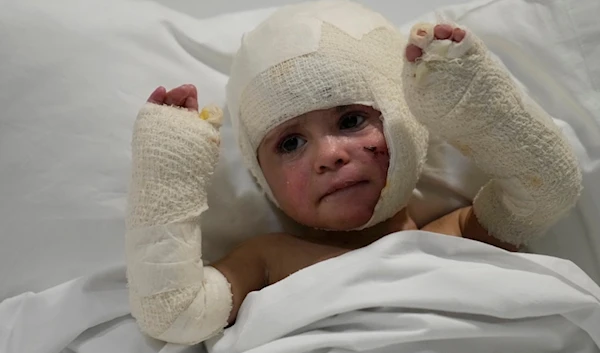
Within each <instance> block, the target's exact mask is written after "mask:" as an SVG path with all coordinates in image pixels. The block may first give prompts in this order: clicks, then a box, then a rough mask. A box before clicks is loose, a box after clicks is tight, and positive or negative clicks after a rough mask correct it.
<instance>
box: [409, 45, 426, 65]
mask: <svg viewBox="0 0 600 353" xmlns="http://www.w3.org/2000/svg"><path fill="white" fill-rule="evenodd" d="M421 55H423V50H421V48H419V47H417V46H416V45H414V44H409V45H407V46H406V59H407V60H408V61H409V62H411V63H412V62H415V61H416V60H417V59H418V58H419V57H421Z"/></svg>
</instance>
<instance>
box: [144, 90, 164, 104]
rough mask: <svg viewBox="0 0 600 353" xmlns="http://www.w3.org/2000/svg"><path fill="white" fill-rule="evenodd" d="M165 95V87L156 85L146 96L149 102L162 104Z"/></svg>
mask: <svg viewBox="0 0 600 353" xmlns="http://www.w3.org/2000/svg"><path fill="white" fill-rule="evenodd" d="M166 95H167V89H166V88H165V87H163V86H158V87H157V88H156V89H155V90H154V91H153V92H152V93H151V94H150V97H148V102H149V103H155V104H162V103H163V101H164V100H165V96H166Z"/></svg>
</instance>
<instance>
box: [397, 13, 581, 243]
mask: <svg viewBox="0 0 600 353" xmlns="http://www.w3.org/2000/svg"><path fill="white" fill-rule="evenodd" d="M403 70H404V72H403V82H404V90H405V97H406V100H407V103H408V105H409V108H410V110H411V112H412V114H413V115H414V116H415V117H416V118H417V119H418V120H419V121H420V122H421V123H422V124H424V125H425V126H426V127H427V128H428V129H429V131H430V133H432V134H434V135H437V136H440V137H442V138H443V139H445V140H446V141H447V142H449V143H450V144H451V145H453V146H454V147H456V148H457V149H458V150H459V151H461V152H462V153H463V154H464V155H465V156H468V157H469V158H471V159H472V160H473V161H474V162H475V163H476V164H477V166H478V167H479V168H481V169H482V170H483V171H484V172H485V173H487V174H488V175H489V176H490V177H491V179H492V180H491V181H490V182H489V183H488V184H487V185H485V186H484V187H483V188H482V189H481V190H480V192H479V193H478V195H477V196H476V198H475V200H474V202H473V209H474V213H475V216H476V217H477V219H478V221H479V223H480V224H481V225H482V226H484V227H485V228H486V230H487V231H488V232H489V233H490V234H491V235H492V236H494V237H496V238H498V239H500V240H502V241H504V242H507V243H510V244H513V245H524V244H526V243H528V242H529V241H531V240H533V239H535V238H537V237H539V236H541V235H543V234H544V233H545V231H546V230H547V229H548V228H549V227H550V226H552V225H553V224H554V223H555V222H556V221H557V220H558V219H559V218H560V217H561V216H563V215H564V214H565V213H566V212H567V211H568V210H569V209H570V208H571V207H572V206H573V205H574V204H575V202H576V200H577V198H578V196H579V193H580V191H581V173H580V170H579V166H578V163H577V159H576V157H575V155H574V153H573V151H572V149H571V146H570V145H569V143H568V142H567V141H566V139H565V137H564V136H563V135H562V133H561V132H560V130H559V129H558V127H557V126H556V125H555V124H554V123H553V121H552V119H551V118H550V117H549V116H548V114H547V113H546V112H544V111H543V110H542V109H541V108H540V107H539V106H538V105H537V104H535V102H533V101H532V100H531V99H530V98H529V97H527V96H526V95H524V94H523V93H522V92H520V91H519V89H518V88H517V87H516V85H515V83H514V82H513V81H512V79H511V77H510V75H509V74H508V73H507V72H506V71H505V70H504V68H503V67H501V65H500V64H499V63H497V62H495V61H494V60H493V59H492V58H491V57H490V55H489V52H488V50H487V49H486V47H485V46H484V44H483V42H482V41H481V40H480V39H479V38H477V37H476V36H475V35H474V34H473V33H472V32H470V31H469V30H467V29H465V28H459V27H458V26H450V25H437V26H435V25H433V24H428V23H420V24H417V25H415V26H414V27H413V29H412V31H411V34H410V38H409V45H408V46H407V49H406V61H405V65H404V68H403Z"/></svg>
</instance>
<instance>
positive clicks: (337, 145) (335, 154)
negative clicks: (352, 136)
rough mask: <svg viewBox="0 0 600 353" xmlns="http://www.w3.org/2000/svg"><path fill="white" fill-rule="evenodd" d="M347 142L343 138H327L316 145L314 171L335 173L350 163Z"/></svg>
mask: <svg viewBox="0 0 600 353" xmlns="http://www.w3.org/2000/svg"><path fill="white" fill-rule="evenodd" d="M347 147H348V146H347V142H346V141H345V139H344V138H340V137H335V136H327V137H324V138H323V139H321V141H319V143H318V145H317V151H316V154H317V156H316V158H315V164H314V165H315V171H316V172H317V173H325V172H327V171H335V170H338V169H340V168H341V167H343V166H344V165H346V164H348V162H350V154H349V153H348V148H347Z"/></svg>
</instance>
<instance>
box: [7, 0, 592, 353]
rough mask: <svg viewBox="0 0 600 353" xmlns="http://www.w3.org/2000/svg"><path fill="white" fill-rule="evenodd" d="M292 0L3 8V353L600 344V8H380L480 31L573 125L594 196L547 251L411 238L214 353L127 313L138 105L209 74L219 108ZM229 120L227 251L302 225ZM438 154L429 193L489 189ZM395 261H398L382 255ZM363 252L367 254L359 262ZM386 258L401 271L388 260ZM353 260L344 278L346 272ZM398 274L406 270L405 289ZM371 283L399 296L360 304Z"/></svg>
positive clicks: (502, 3)
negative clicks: (262, 34) (264, 32)
mask: <svg viewBox="0 0 600 353" xmlns="http://www.w3.org/2000/svg"><path fill="white" fill-rule="evenodd" d="M291 2H293V1H277V0H271V1H267V0H262V1H252V2H248V1H242V0H237V1H221V2H212V1H210V2H209V1H205V0H193V1H192V0H176V1H175V0H173V1H168V0H155V1H151V0H86V1H82V0H56V1H52V2H48V1H43V0H23V1H10V0H9V1H5V2H3V3H2V4H1V9H0V29H1V31H2V34H3V35H2V41H1V42H0V43H1V46H0V79H1V81H2V84H1V85H0V93H1V94H0V103H1V104H0V106H1V107H2V111H1V112H0V352H2V353H51V352H52V353H55V352H56V353H58V352H60V353H71V352H73V353H74V352H77V353H100V352H123V353H133V352H152V353H154V352H161V353H168V352H177V353H182V352H197V351H202V350H206V349H208V350H209V351H211V352H256V353H267V352H283V351H285V352H292V351H297V352H309V351H315V352H316V351H318V352H325V351H329V350H327V349H330V350H331V351H335V352H346V351H361V350H362V351H369V352H371V351H372V352H387V351H386V350H385V349H387V348H389V347H393V345H394V344H395V345H398V347H403V348H402V349H404V351H408V352H416V351H431V352H438V351H439V352H454V351H457V352H458V351H462V352H464V351H470V352H484V351H491V349H492V347H495V346H494V345H495V344H502V342H503V341H502V340H503V339H506V337H516V336H515V335H517V336H519V337H521V339H522V341H515V340H512V341H511V342H516V343H517V346H515V347H512V348H510V347H509V346H506V345H505V348H506V347H509V348H510V349H508V351H513V352H517V351H519V350H518V349H523V350H524V351H529V352H531V351H536V348H538V349H539V348H540V346H535V345H533V343H531V342H533V338H537V339H538V340H539V341H542V342H545V343H544V344H545V346H544V347H545V348H547V349H550V348H552V349H556V351H569V352H600V348H599V347H600V290H599V289H598V287H597V285H596V284H595V283H594V281H595V282H596V283H600V22H598V20H597V19H598V18H600V3H599V2H598V1H597V0H537V1H536V0H480V1H475V2H467V3H462V2H460V1H458V0H428V1H418V2H412V1H411V2H405V1H402V2H391V1H385V0H378V1H368V2H367V1H363V2H364V3H368V5H369V6H370V7H372V8H374V9H375V10H379V11H381V12H382V13H384V14H385V15H386V16H387V17H388V18H390V19H391V20H392V21H393V22H394V23H396V24H397V25H398V27H400V28H402V29H403V30H404V31H407V30H408V29H409V28H410V26H411V24H412V23H414V22H415V21H417V19H426V20H452V21H456V22H458V23H460V24H463V25H466V26H467V27H468V28H470V29H471V30H473V31H474V32H475V33H476V34H477V35H479V36H480V37H481V38H482V39H483V40H484V41H485V42H486V44H487V45H488V47H489V48H490V49H491V51H492V52H493V54H494V55H495V56H496V57H497V58H498V59H500V60H501V61H502V63H503V64H504V65H506V67H507V68H508V69H509V70H510V72H511V73H512V74H513V76H514V78H515V80H517V81H518V83H519V84H520V86H521V87H522V88H523V90H525V91H527V92H528V94H530V95H531V96H532V97H533V98H534V99H535V100H536V101H537V102H538V103H539V104H540V105H542V107H544V108H545V109H546V110H547V111H548V112H549V113H550V114H551V115H552V116H553V117H554V118H555V121H556V123H557V124H558V125H559V126H560V127H561V129H562V130H563V132H564V133H565V134H566V135H567V137H568V138H569V141H570V142H571V143H572V145H573V146H574V148H575V151H576V153H577V155H578V158H579V160H580V163H581V167H582V170H583V176H584V179H583V182H584V192H583V194H582V196H581V199H580V201H579V202H578V204H577V206H576V207H575V209H573V210H572V212H570V213H569V215H568V216H567V217H565V218H564V219H562V220H561V221H560V222H559V223H558V224H556V225H555V226H554V227H553V228H552V230H551V231H550V234H549V235H548V236H547V237H546V238H544V239H543V240H542V241H539V242H537V243H535V244H532V245H531V246H530V248H529V249H528V252H531V253H535V254H539V255H534V254H523V255H511V254H507V253H505V252H503V251H500V250H498V249H493V248H491V247H488V246H486V245H483V244H475V243H474V242H469V241H466V240H462V239H451V238H447V237H441V236H439V235H435V234H417V233H414V234H413V233H407V234H396V235H394V236H392V237H389V238H386V239H384V240H382V241H381V242H378V243H376V244H374V246H372V247H369V248H367V249H362V250H361V251H359V252H357V253H355V254H352V255H351V256H344V257H341V258H338V259H333V260H330V261H326V262H323V263H321V264H318V265H317V266H314V267H311V268H308V269H305V270H303V271H300V272H299V273H298V274H295V275H294V276H291V277H289V278H288V279H286V280H284V281H282V282H280V283H278V284H277V285H275V286H272V287H270V288H268V289H267V290H263V291H261V292H257V293H253V294H252V295H251V296H250V297H249V299H248V300H247V302H246V303H244V306H243V308H242V311H241V313H240V319H239V322H238V324H236V325H234V326H233V327H232V328H230V329H228V330H227V331H226V332H225V334H224V335H221V336H219V337H217V338H215V339H213V340H212V341H211V342H209V344H208V345H207V346H206V347H205V346H198V347H182V346H176V345H171V344H165V343H163V342H159V341H156V340H153V339H150V338H147V337H144V336H143V335H142V334H140V333H139V330H138V328H137V326H136V324H135V322H134V320H133V319H132V318H131V316H129V309H128V303H127V288H126V277H125V269H124V254H123V245H124V220H123V215H124V208H125V195H126V190H127V181H128V175H129V162H130V150H129V143H130V137H131V128H132V125H133V121H134V119H135V116H136V113H137V110H138V109H139V107H140V106H141V104H142V103H143V102H144V100H145V99H146V96H147V95H148V94H149V93H150V92H151V91H152V90H153V89H154V88H155V87H156V86H158V85H164V86H167V87H174V86H176V85H179V84H181V83H193V84H195V85H196V86H197V87H198V90H199V95H200V101H201V102H202V103H217V104H219V105H221V106H224V104H225V98H224V85H225V83H226V80H227V72H228V69H229V64H230V62H231V56H232V54H233V53H234V52H235V50H236V48H237V45H238V43H239V40H240V37H241V35H242V33H243V32H245V31H247V30H250V29H252V28H253V27H254V26H255V25H257V24H258V23H259V22H260V21H261V20H262V19H264V18H265V17H266V16H268V15H269V14H270V13H271V12H272V11H273V9H274V7H276V6H280V5H283V4H285V3H291ZM296 2H297V1H296ZM222 131H223V147H222V156H221V160H220V162H219V166H218V168H217V171H216V177H215V186H214V188H213V190H211V194H210V195H209V199H210V204H211V209H210V210H209V211H208V212H207V215H206V217H205V219H204V220H203V232H204V233H205V234H206V238H207V239H205V244H204V252H205V254H206V256H207V258H208V260H209V261H211V260H215V259H217V258H219V257H220V256H222V255H223V254H224V253H225V252H226V251H227V250H228V249H230V248H231V246H233V245H234V244H236V243H237V242H239V241H241V240H242V239H244V238H246V237H249V236H251V235H253V234H256V233H261V232H268V231H275V230H279V229H281V228H285V226H286V225H285V224H283V223H282V221H281V218H280V216H279V214H278V212H277V211H276V210H274V209H273V208H272V207H271V205H269V204H268V203H267V202H266V201H265V199H264V197H263V196H262V194H261V193H260V192H259V191H258V190H257V189H256V186H255V185H254V184H253V182H252V178H251V177H250V175H249V174H248V173H247V172H246V171H245V170H243V169H242V168H241V159H240V155H239V153H238V152H237V151H236V146H235V143H234V141H233V135H232V131H231V126H230V124H229V123H228V121H227V120H226V121H225V124H224V127H223V130H222ZM431 153H432V156H430V157H431V158H430V162H428V163H429V165H428V167H427V175H426V178H424V182H423V183H422V184H421V185H420V190H419V191H420V192H421V195H425V199H426V200H427V205H428V207H429V208H430V209H431V210H433V211H431V212H443V211H444V210H446V209H450V208H452V207H455V206H456V204H458V203H460V202H462V201H464V200H468V199H469V198H472V197H473V196H474V193H475V192H476V191H477V189H478V186H480V185H482V184H483V183H484V182H485V176H483V175H481V174H480V173H478V171H477V170H476V168H475V167H474V166H472V165H471V164H470V163H469V162H468V161H466V160H464V159H462V158H461V156H460V155H459V154H457V153H455V151H453V150H452V149H451V148H450V147H449V146H445V145H444V144H443V143H440V144H437V145H435V146H432V149H431ZM434 195H443V196H444V197H443V200H442V198H439V199H436V198H435V196H434ZM448 200H450V201H448ZM461 200H462V201H461ZM452 202H454V203H452ZM248 229H253V230H254V232H255V233H253V234H249V233H248V232H247V230H248ZM394 251H395V252H394ZM390 252H392V253H390ZM547 255H549V256H547ZM390 258H393V259H395V260H394V261H396V262H382V261H384V260H385V259H390ZM407 258H411V259H412V258H414V259H420V260H419V261H417V263H414V262H410V261H408V262H405V260H406V259H407ZM559 258H560V259H566V260H560V259H559ZM358 259H361V260H362V263H368V265H364V266H360V267H356V268H355V267H353V266H356V263H357V260H358ZM386 266H389V268H388V272H386V270H381V271H375V269H382V268H386ZM340 268H343V269H346V271H342V272H343V274H340V272H339V271H335V269H340ZM398 268H402V269H405V271H403V272H402V273H398V274H397V277H395V280H393V281H391V280H390V278H394V275H395V274H396V273H397V272H396V270H397V269H398ZM436 269H437V270H440V269H444V271H441V270H440V271H436ZM326 273H331V274H330V275H329V276H324V275H323V274H326ZM373 273H376V275H375V277H373ZM319 274H320V275H319ZM367 274H371V275H369V276H367ZM425 274H429V275H428V276H429V277H428V276H426V275H425ZM336 276H337V277H336ZM390 276H391V277H390ZM332 278H337V279H336V280H332ZM367 282H368V283H369V284H368V286H367ZM307 283H310V284H311V286H310V287H308V286H307ZM349 283H352V284H353V285H349ZM374 283H375V284H377V286H375V287H373V284H374ZM474 284H477V285H474ZM315 288H320V289H318V290H317V289H315ZM366 288H370V290H372V291H374V292H378V293H384V294H385V295H381V296H378V297H373V298H374V299H372V300H374V302H353V300H355V299H356V298H361V297H365V295H364V293H365V292H364V291H365V290H366ZM341 292H344V293H346V294H345V295H346V297H345V298H346V299H347V300H346V299H344V300H342V299H340V297H339V293H341ZM294 293H303V295H302V296H298V295H296V296H294ZM397 293H402V295H400V294H397ZM439 293H443V294H444V295H439ZM475 293H477V294H478V295H477V296H475ZM391 294H393V295H391ZM502 294H504V295H502ZM378 303H387V304H386V308H387V309H386V310H383V309H381V308H378ZM317 304H318V305H317ZM379 306H383V304H380V305H379ZM357 308H359V310H357ZM292 318H293V319H292ZM302 320H304V321H302ZM395 320H396V321H395ZM300 321H302V322H303V323H301V322H300ZM357 322H358V323H363V324H362V325H357V324H356V323H357ZM386 322H398V323H401V326H402V328H399V327H398V326H394V327H386V326H385V325H384V324H382V323H386ZM506 323H510V325H507V324H506ZM554 332H561V333H560V334H556V335H553V334H549V333H554ZM469 335H471V336H469ZM468 337H470V338H469V339H467V338H468ZM427 342H428V343H427ZM519 342H520V343H521V344H520V345H519V344H518V343H519ZM384 343H385V344H384ZM386 344H387V345H386ZM311 347H312V348H311ZM386 347H387V348H386ZM394 347H395V346H394ZM519 347H520V348H519ZM549 347H550V348H549ZM311 349H312V350H311ZM511 349H513V350H511ZM396 351H400V350H396Z"/></svg>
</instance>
